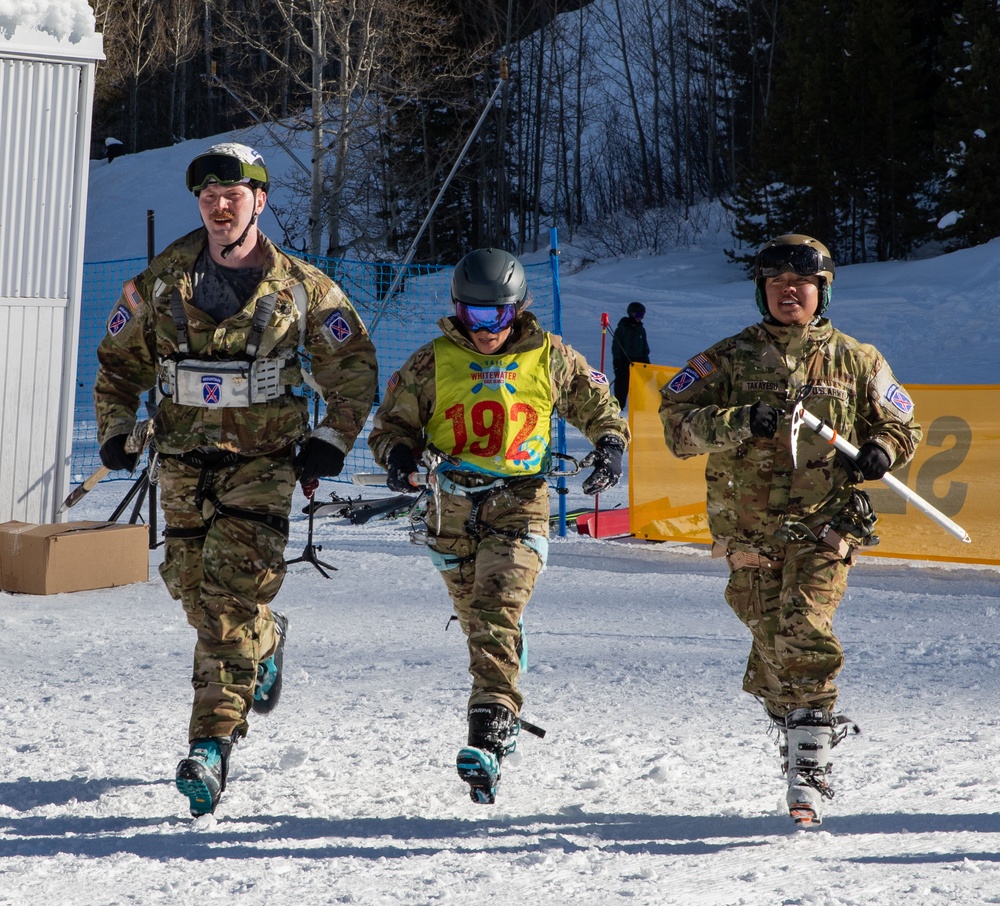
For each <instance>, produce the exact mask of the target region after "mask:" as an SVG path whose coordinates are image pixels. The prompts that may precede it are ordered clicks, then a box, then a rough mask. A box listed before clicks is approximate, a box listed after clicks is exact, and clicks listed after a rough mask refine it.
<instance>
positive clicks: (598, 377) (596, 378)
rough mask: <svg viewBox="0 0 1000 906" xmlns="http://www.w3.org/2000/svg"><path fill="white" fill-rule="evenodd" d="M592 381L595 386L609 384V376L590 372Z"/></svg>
mask: <svg viewBox="0 0 1000 906" xmlns="http://www.w3.org/2000/svg"><path fill="white" fill-rule="evenodd" d="M590 379H591V380H592V381H593V382H594V383H595V384H607V382H608V377H607V375H606V374H602V373H601V372H600V371H591V372H590Z"/></svg>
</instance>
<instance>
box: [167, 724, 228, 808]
mask: <svg viewBox="0 0 1000 906" xmlns="http://www.w3.org/2000/svg"><path fill="white" fill-rule="evenodd" d="M232 747H233V738H232V737H231V736H215V737H212V738H209V739H196V740H194V742H192V743H191V751H190V752H189V753H188V757H187V758H185V759H184V760H183V761H181V763H180V764H179V765H177V781H176V782H177V789H178V790H179V791H180V792H181V793H183V794H184V795H185V796H187V797H188V801H189V803H190V805H191V816H192V817H193V818H199V817H200V816H202V815H208V814H212V813H214V812H215V807H216V806H217V805H218V804H219V799H220V798H221V797H222V793H223V791H224V790H225V788H226V776H227V775H228V773H229V752H230V750H231V749H232Z"/></svg>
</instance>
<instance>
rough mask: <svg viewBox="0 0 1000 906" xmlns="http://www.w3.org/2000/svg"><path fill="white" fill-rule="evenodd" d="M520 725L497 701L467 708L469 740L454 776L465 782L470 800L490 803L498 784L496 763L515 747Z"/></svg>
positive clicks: (482, 803)
mask: <svg viewBox="0 0 1000 906" xmlns="http://www.w3.org/2000/svg"><path fill="white" fill-rule="evenodd" d="M518 730H520V724H519V723H518V721H517V718H516V717H515V716H514V714H513V712H511V711H510V710H508V709H507V708H505V707H504V706H503V705H499V704H487V705H475V706H473V707H471V708H469V743H468V745H467V746H466V747H465V748H463V749H461V750H460V751H459V753H458V759H457V763H456V766H457V768H458V776H459V777H461V778H462V780H464V781H465V782H466V783H467V784H469V795H470V797H471V799H472V801H473V802H476V803H478V804H480V805H492V804H493V803H494V802H496V793H497V784H499V783H500V763H501V761H503V759H504V757H505V756H507V755H509V754H510V753H511V752H513V751H514V748H515V747H516V746H517V733H518Z"/></svg>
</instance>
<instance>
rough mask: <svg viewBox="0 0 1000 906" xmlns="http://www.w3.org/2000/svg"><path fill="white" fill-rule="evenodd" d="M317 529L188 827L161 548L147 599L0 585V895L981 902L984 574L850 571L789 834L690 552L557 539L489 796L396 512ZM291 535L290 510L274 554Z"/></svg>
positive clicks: (987, 594) (301, 904)
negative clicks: (515, 734) (176, 778)
mask: <svg viewBox="0 0 1000 906" xmlns="http://www.w3.org/2000/svg"><path fill="white" fill-rule="evenodd" d="M124 489H125V486H123V485H122V484H121V483H116V484H104V485H101V486H100V487H99V488H98V489H97V490H95V491H94V492H92V494H91V495H90V496H89V497H88V498H87V499H86V500H85V502H84V503H82V504H81V505H80V507H81V512H80V513H79V514H76V515H78V516H79V517H81V518H98V519H100V518H106V517H107V514H108V513H109V512H110V510H111V509H113V507H114V504H115V503H117V500H118V499H119V498H120V496H121V494H122V492H123V491H124ZM314 540H315V541H316V542H317V543H319V544H321V545H322V550H321V551H320V552H319V556H320V557H321V558H322V559H323V560H325V561H326V562H328V563H330V564H332V565H334V566H336V567H337V571H336V572H332V573H331V574H330V575H331V578H329V579H326V578H324V577H323V576H321V575H320V573H319V572H318V571H317V570H316V569H315V568H314V567H313V566H312V565H311V564H308V563H300V564H297V565H293V566H292V567H290V569H289V575H288V578H287V579H286V582H285V586H284V588H283V590H282V592H281V594H280V597H279V602H280V607H281V608H282V609H283V610H284V611H285V612H286V613H287V614H288V615H289V617H290V619H291V628H290V631H289V636H288V646H287V651H286V666H287V674H286V680H285V690H284V693H283V697H282V701H281V704H280V705H279V707H278V708H277V709H276V710H275V712H274V713H273V714H271V715H269V716H267V717H259V716H256V717H254V718H253V719H252V727H251V732H250V735H249V737H248V738H247V740H246V741H245V743H244V744H242V745H241V746H240V747H239V748H238V749H237V750H236V751H235V753H234V755H233V766H232V771H231V778H230V785H229V789H228V790H227V792H226V794H225V795H224V797H223V800H222V803H221V804H220V806H219V809H218V812H217V814H216V816H215V817H214V818H213V817H206V818H201V819H199V820H198V821H196V822H192V820H191V819H190V818H189V817H188V815H187V800H186V799H184V798H183V797H182V796H180V795H179V794H178V793H177V792H176V790H175V789H174V787H173V782H172V778H173V772H174V768H175V766H176V762H177V761H178V759H180V758H181V757H182V756H183V755H184V754H185V752H186V732H187V720H188V713H189V704H190V688H189V685H188V677H189V674H190V666H191V653H192V648H193V643H194V635H193V632H192V631H191V630H190V629H189V628H188V626H187V624H186V622H185V620H184V618H183V616H182V614H181V611H180V608H179V606H178V605H177V604H176V603H175V602H173V601H171V600H170V598H169V596H168V595H167V593H166V591H165V590H164V588H163V586H162V583H161V582H160V580H159V578H158V576H157V575H156V572H155V566H156V564H157V563H158V562H159V561H160V559H161V556H162V555H161V553H160V550H158V551H156V552H154V553H153V554H152V555H151V562H152V565H153V569H152V570H151V577H150V580H149V582H148V583H145V584H141V585H131V586H125V587H122V588H117V589H112V590H104V591H91V592H80V593H77V594H66V595H55V596H51V597H30V596H12V595H8V594H0V628H2V632H3V635H4V637H5V638H7V639H8V640H9V643H8V646H7V650H6V654H5V662H6V669H5V675H6V676H7V677H8V690H7V694H6V695H5V696H4V699H3V703H2V704H0V713H2V715H3V721H4V739H3V743H2V744H0V752H2V756H3V759H2V768H0V903H4V904H11V906H35V904H37V906H43V904H44V906H50V904H73V906H80V904H87V906H91V904H94V906H97V904H116V906H117V904H142V906H150V904H159V903H163V904H180V903H184V904H187V903H192V904H201V903H208V902H217V901H225V902H235V903H240V904H246V906H253V904H261V906H265V904H266V906H276V904H292V903H294V904H297V906H326V904H335V903H351V904H366V906H367V904H372V906H374V904H438V903H442V904H443V903H453V904H460V903H461V904H465V903H538V904H545V906H549V904H552V906H555V904H579V903H588V904H589V903H593V904H610V903H630V904H650V906H652V904H678V906H693V904H706V906H707V904H719V906H723V904H725V906H735V904H747V906H749V904H759V906H774V904H802V906H806V904H809V906H814V904H815V906H848V904H850V906H854V904H903V903H905V904H913V903H919V904H921V906H931V904H941V906H944V904H949V906H950V904H973V903H996V902H1000V766H998V764H997V761H996V751H997V750H998V748H1000V716H998V714H997V702H998V701H1000V675H998V669H997V668H998V658H1000V643H998V641H997V636H998V623H1000V570H997V569H988V568H977V567H952V566H947V567H942V566H939V565H934V566H932V565H929V564H919V563H912V562H906V561H893V560H877V559H873V558H866V559H863V560H862V562H861V564H860V565H859V566H858V567H857V568H856V569H855V571H854V572H853V574H852V582H851V588H850V591H849V593H848V596H847V598H846V600H845V601H844V603H843V605H842V606H841V608H840V611H839V613H838V618H837V628H838V631H839V633H840V637H841V639H842V641H843V643H844V646H845V649H846V652H847V666H846V668H845V670H844V672H843V673H842V675H841V690H842V694H841V706H842V707H843V709H844V710H845V711H846V712H847V713H848V714H850V716H851V717H853V718H854V719H855V720H856V721H857V722H858V723H859V724H860V725H861V726H862V729H863V733H862V735H861V736H858V737H852V738H850V739H848V740H846V741H845V742H844V743H843V744H842V745H841V746H840V747H838V748H837V749H836V750H835V755H836V759H835V765H836V768H835V775H836V781H837V797H836V799H835V800H834V801H833V802H832V803H831V804H830V805H829V806H828V810H827V815H828V817H827V818H826V821H825V823H824V825H823V827H822V828H821V829H819V830H816V831H811V832H796V831H794V830H793V827H792V826H791V822H790V821H789V819H788V817H787V815H786V813H785V808H784V802H783V796H784V784H783V781H782V778H781V776H780V774H779V764H778V754H777V746H776V743H775V740H774V738H773V737H772V736H769V735H768V732H767V724H766V721H765V720H764V715H763V712H762V711H761V709H760V708H759V707H758V706H757V705H756V703H755V702H753V701H752V700H751V699H750V698H749V697H747V696H746V695H744V694H742V693H741V692H740V691H739V687H740V680H741V676H742V669H743V662H744V658H745V656H746V653H747V647H748V640H747V635H746V632H745V631H744V630H743V628H742V627H741V626H740V625H739V623H738V622H737V620H736V618H735V617H734V616H733V615H732V614H731V613H730V612H729V610H728V608H727V607H726V605H725V603H724V602H723V600H722V591H723V587H724V584H725V577H724V574H723V569H722V568H721V567H720V566H719V564H718V561H712V560H710V559H709V557H708V556H707V554H706V552H705V551H704V550H703V549H699V548H693V547H685V546H681V545H669V544H664V545H655V544H643V543H622V542H612V541H595V540H591V539H585V538H581V537H579V536H570V537H567V538H565V539H555V540H554V542H553V545H552V553H551V560H550V565H549V567H548V569H547V570H546V572H545V573H544V574H543V575H542V577H541V580H540V582H539V585H538V588H537V591H536V594H535V597H534V599H533V600H532V602H531V604H530V606H529V608H528V611H527V615H526V621H527V628H528V638H529V653H530V660H531V666H530V668H529V670H528V672H527V674H526V676H525V677H524V680H523V689H524V691H525V693H526V696H527V702H528V704H527V707H526V710H525V717H527V718H528V719H529V720H532V721H533V722H535V723H537V724H540V725H542V726H543V727H544V728H545V729H546V730H547V731H548V732H547V735H546V737H545V739H541V740H540V739H537V738H535V737H534V736H529V735H526V734H524V735H522V740H521V743H520V745H519V750H518V752H517V753H515V755H514V756H513V757H512V758H511V759H510V761H509V766H508V767H507V769H506V770H505V775H504V778H503V781H502V783H501V787H500V794H499V799H498V802H497V804H496V805H495V806H487V807H484V806H477V805H474V804H473V803H471V802H470V801H469V799H468V795H467V792H466V787H465V785H464V784H462V783H461V782H460V781H459V780H458V777H457V775H456V774H455V769H454V757H455V754H456V752H457V749H458V748H459V747H460V746H461V745H462V744H463V743H464V733H465V725H464V720H463V714H464V707H465V701H466V695H467V690H468V677H467V675H466V672H465V667H466V652H465V645H464V640H463V638H462V636H461V633H460V632H459V631H457V629H456V628H455V627H453V628H452V629H450V630H448V631H446V630H445V626H446V623H447V620H448V616H449V614H450V606H449V603H448V599H447V597H446V595H445V592H444V588H443V585H442V583H441V581H440V579H439V577H438V575H437V573H436V571H435V570H434V569H433V567H432V566H431V564H430V562H429V560H428V559H427V557H426V555H424V554H423V553H422V552H421V550H420V549H419V548H417V547H414V546H413V545H411V544H409V543H408V541H407V532H406V530H405V523H404V524H401V523H399V522H396V521H394V522H381V523H370V524H369V525H367V526H357V527H356V526H350V525H347V524H345V523H344V522H343V521H342V520H331V519H317V520H316V523H315V534H314ZM306 542H307V520H306V518H305V517H304V516H301V515H300V516H299V518H298V519H297V520H296V521H295V522H294V524H293V530H292V538H291V542H290V544H289V549H288V555H289V557H293V556H297V555H298V554H299V553H300V552H301V551H302V550H303V549H304V547H305V544H306Z"/></svg>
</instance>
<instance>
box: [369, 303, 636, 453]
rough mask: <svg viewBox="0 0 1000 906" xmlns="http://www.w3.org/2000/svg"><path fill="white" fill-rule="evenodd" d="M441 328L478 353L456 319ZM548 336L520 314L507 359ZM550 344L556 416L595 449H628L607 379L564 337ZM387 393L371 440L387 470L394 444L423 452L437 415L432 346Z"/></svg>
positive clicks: (440, 324) (529, 316)
mask: <svg viewBox="0 0 1000 906" xmlns="http://www.w3.org/2000/svg"><path fill="white" fill-rule="evenodd" d="M438 327H440V328H441V332H442V333H443V334H444V335H445V337H447V338H448V339H449V340H450V341H451V342H452V343H455V344H457V345H458V346H460V347H462V348H463V349H468V350H469V351H470V352H472V353H475V352H476V347H475V346H474V345H473V343H472V340H470V339H469V338H468V337H467V336H466V335H465V334H464V333H463V331H462V329H461V327H459V325H458V322H457V320H456V319H455V318H442V319H441V320H440V321H438ZM545 333H546V332H545V331H544V330H542V328H541V326H540V325H539V323H538V321H537V319H536V318H535V316H534V315H533V314H531V313H530V312H521V313H520V314H518V316H517V318H516V319H515V321H514V325H513V331H512V333H511V338H510V340H508V342H507V345H506V346H505V347H504V349H503V353H504V354H505V355H506V354H508V353H516V352H522V351H525V350H528V349H536V348H538V347H540V346H541V345H542V343H543V342H544V338H545ZM549 341H550V350H551V352H550V358H549V371H550V374H551V382H552V402H553V405H554V406H555V409H556V411H557V412H558V413H559V414H560V415H562V416H563V417H565V418H566V420H567V421H568V422H569V423H570V424H571V425H573V426H574V427H575V428H578V429H579V430H580V431H581V432H582V433H583V434H584V435H586V437H587V438H588V439H589V440H590V442H591V443H596V442H597V440H598V439H599V438H601V437H603V436H604V435H606V434H613V435H615V436H616V437H620V438H621V440H622V442H623V443H624V444H625V445H626V446H627V445H628V442H629V430H628V423H627V422H626V421H625V419H623V418H622V417H621V414H620V410H619V408H618V403H617V401H616V400H615V398H614V397H613V396H611V394H610V393H609V392H608V382H607V378H605V377H604V375H602V374H600V372H597V371H594V370H593V369H591V367H590V366H589V365H588V364H587V362H586V360H585V359H584V358H583V356H581V355H580V354H579V353H578V352H576V350H574V349H573V348H572V347H571V346H567V345H566V344H565V343H564V342H563V341H562V339H561V338H560V337H557V336H555V335H553V334H549ZM389 388H390V389H389V390H387V391H386V394H385V397H384V398H383V400H382V404H381V405H380V406H379V408H378V411H377V412H376V413H375V422H374V427H373V428H372V430H371V433H370V434H369V435H368V445H369V446H370V447H371V450H372V455H373V456H374V457H375V460H376V462H378V463H379V465H381V466H382V467H383V468H384V467H385V465H386V459H387V458H388V456H389V451H390V450H391V449H392V448H393V447H394V446H396V444H400V443H405V444H407V445H408V446H409V447H411V448H412V449H413V450H423V449H424V442H425V433H424V428H425V426H426V425H427V424H428V422H429V421H430V417H431V414H432V413H433V412H434V405H435V402H436V393H437V387H436V383H435V364H434V344H433V343H427V344H425V345H424V346H421V347H420V348H419V349H418V350H417V351H416V352H414V353H413V355H411V356H410V358H409V359H408V360H407V362H406V364H405V365H403V367H402V368H400V370H399V371H398V372H396V374H394V375H393V376H392V377H391V378H390V380H389Z"/></svg>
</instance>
